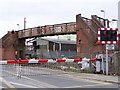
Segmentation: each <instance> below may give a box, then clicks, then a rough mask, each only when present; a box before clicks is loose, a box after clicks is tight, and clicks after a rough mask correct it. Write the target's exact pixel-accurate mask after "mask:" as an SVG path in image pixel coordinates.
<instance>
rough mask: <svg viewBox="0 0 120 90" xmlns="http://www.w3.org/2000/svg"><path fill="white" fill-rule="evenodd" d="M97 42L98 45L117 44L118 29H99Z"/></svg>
mask: <svg viewBox="0 0 120 90" xmlns="http://www.w3.org/2000/svg"><path fill="white" fill-rule="evenodd" d="M98 42H99V43H100V44H118V28H99V29H98Z"/></svg>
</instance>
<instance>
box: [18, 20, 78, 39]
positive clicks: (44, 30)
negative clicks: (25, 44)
mask: <svg viewBox="0 0 120 90" xmlns="http://www.w3.org/2000/svg"><path fill="white" fill-rule="evenodd" d="M69 33H73V34H74V33H76V22H70V23H62V24H55V25H45V26H38V27H34V28H28V29H25V30H20V31H19V32H18V38H31V37H38V36H51V35H58V34H59V35H60V34H61V35H62V34H69Z"/></svg>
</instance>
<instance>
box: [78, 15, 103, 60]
mask: <svg viewBox="0 0 120 90" xmlns="http://www.w3.org/2000/svg"><path fill="white" fill-rule="evenodd" d="M92 27H94V23H92ZM95 27H96V25H95ZM76 31H77V52H78V56H79V57H88V58H91V57H95V54H96V53H97V52H100V53H102V51H103V47H104V46H102V45H99V44H97V43H96V41H95V37H94V35H93V32H92V31H91V30H90V28H89V27H88V26H87V25H86V23H85V22H84V21H83V19H82V17H81V15H80V14H79V15H77V16H76Z"/></svg>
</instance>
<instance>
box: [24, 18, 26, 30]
mask: <svg viewBox="0 0 120 90" xmlns="http://www.w3.org/2000/svg"><path fill="white" fill-rule="evenodd" d="M25 29H26V18H24V30H25Z"/></svg>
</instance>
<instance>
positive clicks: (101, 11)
mask: <svg viewBox="0 0 120 90" xmlns="http://www.w3.org/2000/svg"><path fill="white" fill-rule="evenodd" d="M101 12H103V13H104V18H105V10H101Z"/></svg>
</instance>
